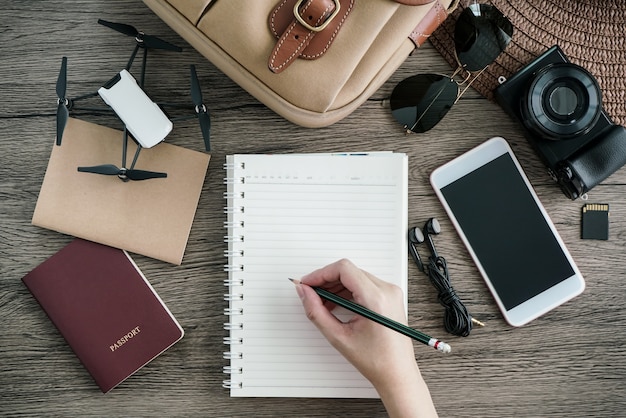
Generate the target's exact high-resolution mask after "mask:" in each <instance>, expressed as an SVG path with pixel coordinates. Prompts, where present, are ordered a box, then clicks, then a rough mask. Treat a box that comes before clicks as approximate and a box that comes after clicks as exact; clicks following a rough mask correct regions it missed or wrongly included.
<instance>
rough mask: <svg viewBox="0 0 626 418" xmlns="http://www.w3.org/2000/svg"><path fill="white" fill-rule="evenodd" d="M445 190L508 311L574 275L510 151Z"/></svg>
mask: <svg viewBox="0 0 626 418" xmlns="http://www.w3.org/2000/svg"><path fill="white" fill-rule="evenodd" d="M441 193H442V194H443V196H444V198H445V200H446V201H447V203H448V205H449V206H450V209H451V210H452V212H453V213H454V216H455V217H456V219H457V221H458V223H459V225H460V227H461V229H462V230H463V232H464V234H465V236H466V237H467V240H468V241H469V243H470V246H471V247H472V249H473V251H474V253H475V254H476V257H477V258H478V260H479V261H480V264H481V265H482V267H483V269H484V270H485V273H486V274H487V276H488V277H489V280H490V281H491V283H492V285H493V287H494V288H495V290H496V292H497V293H498V296H499V297H500V300H501V301H502V304H503V305H504V307H505V308H506V309H507V310H510V309H512V308H514V307H516V306H518V305H520V304H521V303H523V302H525V301H527V300H528V299H530V298H532V297H534V296H536V295H538V294H540V293H542V292H543V291H545V290H547V289H549V288H550V287H552V286H554V285H556V284H558V283H560V282H562V281H564V280H566V279H567V278H569V277H571V276H572V275H573V274H574V270H573V268H572V266H571V265H570V262H569V261H568V259H567V256H566V255H565V253H564V252H563V250H562V249H561V246H560V245H559V242H558V241H557V239H556V238H555V236H554V234H553V233H552V230H551V229H550V227H549V225H548V223H547V222H546V220H545V218H544V216H543V214H542V212H541V210H540V209H539V207H538V206H537V204H536V203H535V200H534V198H533V195H532V194H531V192H530V191H529V190H528V188H527V187H526V183H525V182H524V180H523V178H522V177H521V176H520V174H519V172H518V170H517V167H516V165H515V163H514V161H513V159H512V158H511V156H510V155H509V154H508V153H505V154H503V155H501V156H499V157H497V158H496V159H494V160H492V161H491V162H489V163H487V164H485V165H483V166H481V167H479V168H478V169H476V170H474V171H472V172H470V173H469V174H467V175H465V176H463V177H461V178H459V179H458V180H455V181H454V182H452V183H450V184H449V185H447V186H444V187H442V188H441Z"/></svg>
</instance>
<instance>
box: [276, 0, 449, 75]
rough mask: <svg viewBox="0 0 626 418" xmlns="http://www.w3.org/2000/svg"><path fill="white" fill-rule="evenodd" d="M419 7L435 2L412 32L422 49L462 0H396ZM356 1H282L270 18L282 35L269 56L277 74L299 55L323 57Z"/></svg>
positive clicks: (413, 37)
mask: <svg viewBox="0 0 626 418" xmlns="http://www.w3.org/2000/svg"><path fill="white" fill-rule="evenodd" d="M394 1H396V2H397V3H401V4H405V5H412V6H419V5H427V4H431V3H434V4H433V6H432V7H431V8H430V10H429V11H428V13H427V14H426V15H425V16H424V18H423V19H422V20H421V21H420V22H419V23H418V25H417V26H416V27H415V29H413V31H412V32H411V33H410V34H409V39H411V41H412V42H413V44H415V47H416V48H419V47H420V46H421V45H422V44H423V43H424V42H425V41H426V40H427V39H428V38H429V37H430V35H431V34H432V33H433V32H434V31H435V29H437V27H439V25H440V24H441V23H442V22H443V21H444V20H445V19H446V17H448V14H449V13H451V12H452V11H453V10H454V9H455V8H456V6H457V5H458V2H459V0H454V1H453V2H452V4H451V5H450V7H449V8H448V9H446V8H445V7H444V6H443V4H442V3H441V0H394ZM353 4H354V0H282V1H281V2H280V3H279V4H278V5H277V6H276V8H275V9H274V10H273V11H272V13H271V14H270V17H269V26H270V29H271V31H272V32H273V33H274V36H276V37H277V38H278V41H277V42H276V45H275V46H274V49H273V50H272V53H271V54H270V57H269V62H268V66H269V69H270V70H271V71H272V72H274V73H280V72H282V71H284V70H285V68H287V67H288V66H289V65H290V64H291V63H292V62H293V61H294V60H295V59H296V58H304V59H316V58H319V57H320V56H322V55H323V54H324V53H325V52H326V51H327V50H328V48H329V47H330V45H331V44H332V42H333V40H334V39H335V37H336V36H337V33H338V32H339V29H340V28H341V25H342V24H343V22H344V21H345V20H346V18H347V17H348V15H349V14H350V11H351V10H352V6H353Z"/></svg>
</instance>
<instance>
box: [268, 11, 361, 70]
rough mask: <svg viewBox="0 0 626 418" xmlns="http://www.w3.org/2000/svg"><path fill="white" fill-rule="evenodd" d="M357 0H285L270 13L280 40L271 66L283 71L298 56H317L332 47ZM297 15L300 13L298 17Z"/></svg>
mask: <svg viewBox="0 0 626 418" xmlns="http://www.w3.org/2000/svg"><path fill="white" fill-rule="evenodd" d="M353 2H354V0H283V1H282V2H281V3H280V4H279V5H278V6H277V7H276V8H275V9H274V11H273V12H272V13H271V14H270V17H269V25H270V28H271V30H272V32H273V33H274V35H275V36H277V37H278V42H276V45H275V46H274V49H273V50H272V53H271V54H270V58H269V62H268V66H269V68H270V70H271V71H272V72H274V73H280V72H281V71H283V70H284V69H285V68H287V67H288V66H289V64H291V63H292V62H293V61H294V60H295V59H296V58H298V57H301V58H305V59H316V58H318V57H319V56H321V55H322V54H324V52H326V50H327V49H328V48H329V47H330V45H331V44H332V42H333V40H334V39H335V37H336V36H337V33H338V32H339V28H340V27H341V25H342V24H343V22H344V21H345V19H346V17H347V16H348V14H350V11H351V10H352V5H353ZM296 14H297V15H298V16H296Z"/></svg>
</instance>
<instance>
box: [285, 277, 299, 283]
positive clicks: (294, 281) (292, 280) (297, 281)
mask: <svg viewBox="0 0 626 418" xmlns="http://www.w3.org/2000/svg"><path fill="white" fill-rule="evenodd" d="M287 278H288V279H289V280H290V281H291V283H293V284H300V280H296V279H292V278H291V277H287Z"/></svg>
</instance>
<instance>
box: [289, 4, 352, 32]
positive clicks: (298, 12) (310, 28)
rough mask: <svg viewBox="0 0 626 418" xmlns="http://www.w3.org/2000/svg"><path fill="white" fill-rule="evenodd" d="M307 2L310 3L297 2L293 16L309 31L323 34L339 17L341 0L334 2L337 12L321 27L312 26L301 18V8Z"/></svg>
mask: <svg viewBox="0 0 626 418" xmlns="http://www.w3.org/2000/svg"><path fill="white" fill-rule="evenodd" d="M305 1H308V0H300V1H298V2H296V4H295V5H294V7H293V15H294V16H295V17H296V19H297V20H298V22H299V23H300V24H301V25H302V26H304V27H305V28H307V29H308V30H310V31H312V32H321V31H323V30H324V29H326V26H328V24H329V23H330V22H331V21H332V20H333V19H334V18H335V17H337V15H338V14H339V10H340V9H341V4H340V3H339V0H333V2H334V3H335V10H334V11H333V12H332V13H331V15H330V16H328V18H327V19H326V20H325V21H324V23H322V24H321V25H319V26H312V25H311V24H310V23H309V22H307V21H306V20H304V18H303V17H302V16H300V6H301V5H302V3H304V2H305Z"/></svg>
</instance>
